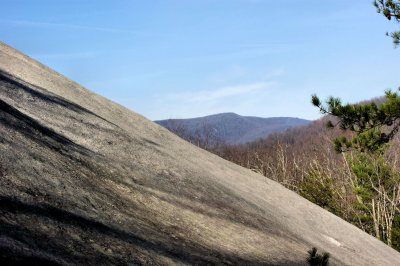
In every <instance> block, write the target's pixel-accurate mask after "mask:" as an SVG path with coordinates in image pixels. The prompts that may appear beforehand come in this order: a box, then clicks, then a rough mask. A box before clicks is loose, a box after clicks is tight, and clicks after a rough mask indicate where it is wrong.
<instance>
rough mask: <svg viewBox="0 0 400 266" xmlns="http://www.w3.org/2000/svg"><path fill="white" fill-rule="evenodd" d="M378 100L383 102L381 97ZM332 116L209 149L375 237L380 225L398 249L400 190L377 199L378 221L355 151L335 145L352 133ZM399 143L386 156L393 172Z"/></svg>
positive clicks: (391, 243)
mask: <svg viewBox="0 0 400 266" xmlns="http://www.w3.org/2000/svg"><path fill="white" fill-rule="evenodd" d="M375 101H376V102H378V103H379V102H382V99H375ZM332 119H333V118H332V117H329V116H325V117H323V118H321V119H319V120H317V121H314V122H313V123H311V124H309V125H306V126H302V127H297V128H292V129H288V130H287V131H285V132H283V133H275V134H272V135H270V136H269V137H267V138H265V139H260V140H258V141H255V142H251V143H247V144H242V145H226V144H225V145H220V146H218V147H217V148H215V149H210V151H212V152H214V153H216V154H218V155H219V156H221V157H222V158H225V159H227V160H229V161H231V162H234V163H236V164H239V165H241V166H244V167H246V168H249V169H251V170H253V171H255V172H257V173H260V174H262V175H264V176H266V177H268V178H272V179H274V180H276V181H278V182H279V183H281V184H283V185H284V186H285V187H287V188H289V189H291V190H293V191H295V192H297V193H298V194H300V195H302V196H303V197H305V198H307V199H308V200H310V201H312V202H314V203H316V204H317V205H319V206H321V207H323V208H325V209H327V210H329V211H330V212H332V213H334V214H336V215H338V216H339V217H342V218H343V219H345V220H347V221H349V222H351V223H353V224H354V225H356V226H358V227H359V228H361V229H363V230H364V231H366V232H368V233H370V234H372V235H375V234H376V228H380V233H379V234H384V233H385V232H387V231H390V239H386V238H387V236H386V238H385V239H386V240H385V239H383V240H385V242H386V243H388V242H389V244H390V245H391V246H392V247H394V248H395V249H397V250H399V249H400V217H399V216H398V215H397V214H396V213H397V212H396V210H397V209H398V208H399V207H400V203H399V195H398V192H396V191H395V193H394V194H391V195H389V196H388V197H386V198H378V199H375V200H378V201H379V200H380V201H382V202H381V206H382V208H381V210H379V211H380V212H381V213H380V214H379V216H380V218H379V219H375V218H376V217H377V214H376V213H375V214H373V213H372V211H373V210H369V209H368V208H367V207H366V205H367V203H366V202H362V204H361V203H360V197H359V191H358V190H359V189H360V186H358V185H357V176H355V174H354V172H353V170H354V167H357V165H355V163H354V162H353V161H352V162H349V159H350V160H351V158H352V156H353V154H352V153H351V152H350V153H348V154H344V153H338V152H337V151H335V149H334V145H333V141H334V139H335V138H337V137H339V136H348V137H349V136H351V135H352V133H350V132H347V131H343V130H340V129H339V128H334V129H329V128H327V126H326V124H327V122H328V120H332ZM399 147H400V140H399V138H398V137H396V138H395V139H394V140H393V145H392V146H391V148H390V149H389V150H388V152H387V153H386V154H385V157H384V159H385V165H386V167H387V168H388V169H389V170H392V172H393V173H398V170H399V169H400V165H399V158H398V152H397V151H398V148H399ZM203 148H204V147H203ZM389 170H388V171H389ZM374 171H375V172H377V173H375V172H374ZM379 171H382V170H381V169H379V166H377V167H376V168H375V169H373V168H372V169H371V172H372V173H373V174H378V172H379ZM395 175H396V174H395ZM397 178H398V176H397V175H396V176H395V177H393V179H394V180H397ZM382 193H386V192H382ZM392 193H393V191H392ZM371 200H372V199H371ZM374 211H377V210H374ZM374 217H375V218H374ZM380 238H383V237H380Z"/></svg>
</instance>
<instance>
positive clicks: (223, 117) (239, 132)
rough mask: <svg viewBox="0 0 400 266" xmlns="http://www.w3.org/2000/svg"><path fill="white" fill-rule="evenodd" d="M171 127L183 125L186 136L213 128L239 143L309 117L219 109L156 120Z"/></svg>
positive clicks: (303, 122) (225, 139)
mask: <svg viewBox="0 0 400 266" xmlns="http://www.w3.org/2000/svg"><path fill="white" fill-rule="evenodd" d="M155 122H156V123H157V124H159V125H162V126H163V127H166V128H168V129H170V130H171V131H174V129H175V128H176V127H180V128H182V127H184V128H185V130H186V131H187V132H186V134H188V135H189V136H195V135H196V134H199V133H200V134H201V133H202V132H204V130H205V129H207V128H208V129H212V130H213V132H214V134H213V135H214V136H213V137H214V138H217V139H219V140H221V141H223V142H225V143H227V144H242V143H246V142H251V141H255V140H258V139H261V138H266V137H268V136H269V135H270V134H272V133H278V132H282V131H285V130H286V129H289V128H292V127H296V126H302V125H307V124H309V123H310V122H311V121H309V120H305V119H300V118H293V117H269V118H262V117H255V116H241V115H238V114H235V113H221V114H215V115H209V116H204V117H197V118H188V119H168V120H158V121H155Z"/></svg>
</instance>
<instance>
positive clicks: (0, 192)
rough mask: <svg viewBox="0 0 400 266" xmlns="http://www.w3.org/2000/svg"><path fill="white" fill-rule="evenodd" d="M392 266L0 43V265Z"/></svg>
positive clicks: (274, 188)
mask: <svg viewBox="0 0 400 266" xmlns="http://www.w3.org/2000/svg"><path fill="white" fill-rule="evenodd" d="M311 247H317V248H318V249H319V250H321V251H326V252H329V253H330V254H331V256H332V258H331V263H332V265H400V254H399V253H398V252H396V251H395V250H393V249H391V248H389V247H388V246H386V245H385V244H383V243H381V242H380V241H378V240H376V239H374V238H373V237H371V236H369V235H367V234H366V233H364V232H362V231H361V230H359V229H357V228H356V227H355V226H352V225H350V224H349V223H347V222H345V221H343V220H341V219H340V218H338V217H336V216H334V215H333V214H331V213H329V212H327V211H325V210H323V209H321V208H319V207H318V206H316V205H314V204H312V203H310V202H308V201H307V200H305V199H303V198H301V197H300V196H298V195H296V194H295V193H293V192H291V191H289V190H287V189H285V188H284V187H282V186H281V185H279V184H278V183H276V182H273V181H271V180H270V179H266V178H265V177H263V176H261V175H258V174H256V173H253V172H251V171H249V170H246V169H244V168H242V167H239V166H237V165H234V164H232V163H230V162H227V161H225V160H223V159H221V158H219V157H217V156H214V155H212V154H210V153H208V152H206V151H203V150H201V149H198V148H196V147H195V146H193V145H191V144H189V143H186V142H185V141H183V140H181V139H180V138H179V137H177V136H175V135H174V134H172V133H170V132H169V131H168V130H166V129H164V128H162V127H161V126H159V125H157V124H155V123H153V122H151V121H149V120H147V119H145V118H144V117H142V116H140V115H138V114H136V113H134V112H132V111H130V110H128V109H126V108H124V107H122V106H120V105H118V104H116V103H113V102H111V101H109V100H107V99H105V98H103V97H101V96H99V95H96V94H94V93H92V92H90V91H89V90H86V89H85V88H82V87H81V86H79V85H78V84H76V83H74V82H72V81H71V80H69V79H67V78H65V77H63V76H61V75H60V74H58V73H56V72H54V71H52V70H51V69H49V68H47V67H46V66H44V65H42V64H40V63H38V62H36V61H34V60H32V59H31V58H29V57H27V56H25V55H23V54H22V53H20V52H18V51H16V50H14V49H13V48H11V47H9V46H7V45H5V44H3V43H0V264H2V265H3V264H4V265H7V264H9V265H33V264H36V265H137V264H139V265H140V264H142V265H143V264H147V265H171V264H173V265H175V264H176V265H187V264H193V265H210V264H211V265H212V264H228V265H306V257H307V251H308V250H309V249H310V248H311Z"/></svg>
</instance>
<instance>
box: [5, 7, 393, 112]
mask: <svg viewBox="0 0 400 266" xmlns="http://www.w3.org/2000/svg"><path fill="white" fill-rule="evenodd" d="M1 6H2V12H1V13H2V15H1V18H0V40H1V41H3V42H5V43H7V44H9V45H11V46H13V47H15V48H17V49H19V50H20V51H22V52H24V53H26V54H28V55H29V56H31V57H33V58H35V59H37V60H39V61H41V62H42V63H44V64H46V65H48V66H50V67H51V68H53V69H55V70H56V71H58V72H60V73H62V74H64V75H66V76H67V77H69V78H71V79H73V80H75V81H77V82H78V83H80V84H82V85H83V86H85V87H87V88H88V89H90V90H92V91H95V92H97V93H99V94H101V95H103V96H105V97H107V98H110V99H112V100H114V101H116V102H118V103H120V104H122V105H124V106H126V107H128V108H130V109H132V110H134V111H135V112H138V113H140V114H142V115H144V116H146V117H148V118H149V119H153V120H154V119H165V118H187V117H197V116H203V115H208V114H214V113H220V112H236V113H238V114H241V115H253V116H262V117H272V116H293V117H301V118H307V119H316V118H318V117H319V116H320V115H319V113H318V110H317V109H316V108H314V107H312V106H311V104H310V96H311V94H313V93H317V95H319V96H320V97H322V98H326V97H327V96H330V95H334V96H339V97H341V98H342V99H343V101H345V102H357V101H361V100H365V99H369V98H372V97H376V96H379V95H382V94H383V91H384V90H385V89H387V88H397V87H398V86H399V85H400V75H399V72H398V69H399V68H398V66H399V62H400V60H399V59H400V48H398V49H394V48H393V44H392V42H391V39H390V38H389V37H387V36H385V32H386V31H391V30H394V29H397V28H398V27H399V26H400V25H396V24H394V23H393V22H389V21H387V20H385V19H384V18H383V17H382V16H380V15H378V14H377V13H376V11H375V9H374V7H373V6H372V4H371V1H369V0H354V1H349V0H325V1H321V0H280V1H272V0H264V1H263V0H163V1H161V0H160V1H157V0H154V1H150V0H149V1H142V0H140V1H139V0H138V1H134V0H126V1H123V0H113V1H105V0H85V1H82V0H57V1H54V0H37V1H36V0H35V1H32V0H26V1H22V0H1Z"/></svg>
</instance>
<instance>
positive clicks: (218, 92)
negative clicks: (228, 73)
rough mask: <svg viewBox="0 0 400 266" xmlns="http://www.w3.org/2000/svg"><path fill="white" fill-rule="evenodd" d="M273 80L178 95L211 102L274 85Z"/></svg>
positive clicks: (190, 100) (188, 99) (187, 98)
mask: <svg viewBox="0 0 400 266" xmlns="http://www.w3.org/2000/svg"><path fill="white" fill-rule="evenodd" d="M275 84H276V83H275V82H256V83H251V84H242V85H235V86H228V87H222V88H218V89H215V90H202V91H197V92H190V93H184V94H181V95H179V96H178V98H180V99H181V100H184V101H189V102H197V103H199V102H212V101H218V100H223V99H225V98H228V97H233V96H239V95H246V94H250V93H255V92H259V91H264V90H266V89H269V88H271V87H272V86H274V85H275Z"/></svg>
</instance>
